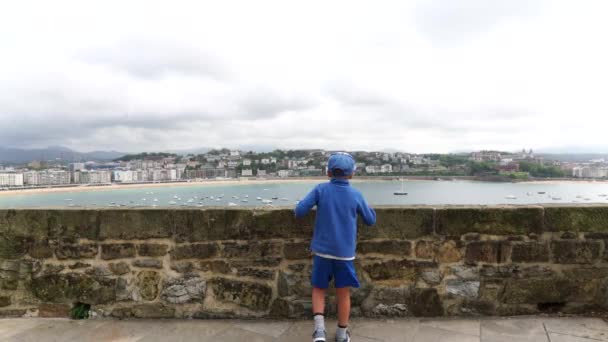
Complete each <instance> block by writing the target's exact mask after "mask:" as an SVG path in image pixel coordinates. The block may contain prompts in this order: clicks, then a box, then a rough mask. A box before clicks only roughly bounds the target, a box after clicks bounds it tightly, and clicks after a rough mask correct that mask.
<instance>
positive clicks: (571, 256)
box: [551, 240, 602, 264]
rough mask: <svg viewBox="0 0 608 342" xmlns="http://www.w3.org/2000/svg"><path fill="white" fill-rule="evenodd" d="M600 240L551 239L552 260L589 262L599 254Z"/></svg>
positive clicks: (571, 262) (561, 262)
mask: <svg viewBox="0 0 608 342" xmlns="http://www.w3.org/2000/svg"><path fill="white" fill-rule="evenodd" d="M601 244H602V242H601V241H596V240H587V241H576V240H554V241H551V252H552V254H553V262H555V263H558V264H590V263H593V262H594V261H596V260H597V259H598V258H599V256H600V249H601Z"/></svg>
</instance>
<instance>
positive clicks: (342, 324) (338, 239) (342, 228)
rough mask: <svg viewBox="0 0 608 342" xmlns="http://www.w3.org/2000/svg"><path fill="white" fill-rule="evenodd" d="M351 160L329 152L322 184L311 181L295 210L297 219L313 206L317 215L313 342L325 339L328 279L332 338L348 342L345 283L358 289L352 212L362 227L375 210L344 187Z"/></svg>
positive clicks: (351, 170) (371, 219)
mask: <svg viewBox="0 0 608 342" xmlns="http://www.w3.org/2000/svg"><path fill="white" fill-rule="evenodd" d="M354 172H355V160H354V158H353V157H352V156H351V155H350V154H348V153H343V152H339V153H334V154H332V155H331V156H330V158H329V160H328V162H327V177H329V178H331V180H330V181H329V182H328V183H323V184H319V185H317V186H316V187H315V188H314V189H313V190H312V191H311V192H310V193H308V195H306V197H304V199H302V200H301V201H300V202H299V203H298V204H297V206H296V208H295V215H296V217H297V218H300V217H303V216H305V215H306V214H307V213H308V212H309V211H310V210H311V209H312V208H313V207H314V206H315V205H316V206H317V216H316V219H315V229H314V233H313V237H312V243H311V250H312V253H313V254H314V257H313V266H312V279H311V284H312V287H313V290H312V310H313V315H314V320H315V329H314V333H313V342H321V341H323V342H324V341H325V334H326V332H325V321H324V316H323V313H324V311H325V290H326V289H327V287H328V286H329V281H330V280H331V279H332V278H333V279H334V283H335V286H336V297H337V301H338V330H337V331H336V341H337V342H349V341H350V334H349V333H348V331H347V327H348V320H349V316H350V287H355V288H358V287H359V280H358V279H357V274H356V273H355V266H354V261H353V260H354V259H355V249H356V244H357V215H360V216H361V218H362V219H363V222H365V224H367V225H370V226H371V225H373V224H374V223H376V212H375V211H374V210H373V209H372V208H370V207H369V205H368V204H367V202H366V201H365V198H363V195H361V193H360V192H359V191H358V190H356V189H355V188H353V187H351V186H350V183H349V181H348V180H349V179H351V178H352V177H353V174H354Z"/></svg>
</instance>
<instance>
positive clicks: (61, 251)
mask: <svg viewBox="0 0 608 342" xmlns="http://www.w3.org/2000/svg"><path fill="white" fill-rule="evenodd" d="M97 250H98V248H97V244H94V243H84V244H78V245H59V246H57V248H55V255H56V256H57V259H59V260H65V259H93V258H95V256H97Z"/></svg>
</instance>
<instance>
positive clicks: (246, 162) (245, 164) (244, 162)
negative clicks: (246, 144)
mask: <svg viewBox="0 0 608 342" xmlns="http://www.w3.org/2000/svg"><path fill="white" fill-rule="evenodd" d="M249 165H251V159H243V166H249Z"/></svg>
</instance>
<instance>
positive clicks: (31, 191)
mask: <svg viewBox="0 0 608 342" xmlns="http://www.w3.org/2000/svg"><path fill="white" fill-rule="evenodd" d="M398 179H404V180H409V181H437V182H440V181H446V182H449V181H453V180H456V181H462V180H465V181H472V182H489V181H484V180H479V179H475V177H471V176H454V177H445V176H444V177H433V176H410V177H399V176H379V177H373V176H372V177H369V176H362V177H356V176H355V178H353V179H352V180H351V182H353V183H360V182H370V181H377V182H381V181H395V180H398ZM326 180H327V177H290V178H285V179H282V178H266V179H256V178H253V179H242V178H241V179H226V180H215V179H213V180H209V179H208V180H193V181H178V182H162V183H125V184H121V183H112V184H107V185H66V186H56V187H46V188H43V187H39V188H25V189H23V188H22V189H10V190H0V197H2V196H11V195H36V194H44V193H69V192H87V191H112V190H118V189H146V188H159V187H180V186H213V185H228V186H230V185H248V184H281V183H285V184H288V183H311V182H323V181H326ZM580 182H584V183H600V184H606V183H608V181H607V180H590V179H568V178H566V179H564V178H559V179H531V180H526V181H515V182H509V183H530V184H547V183H580ZM489 183H493V182H489Z"/></svg>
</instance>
